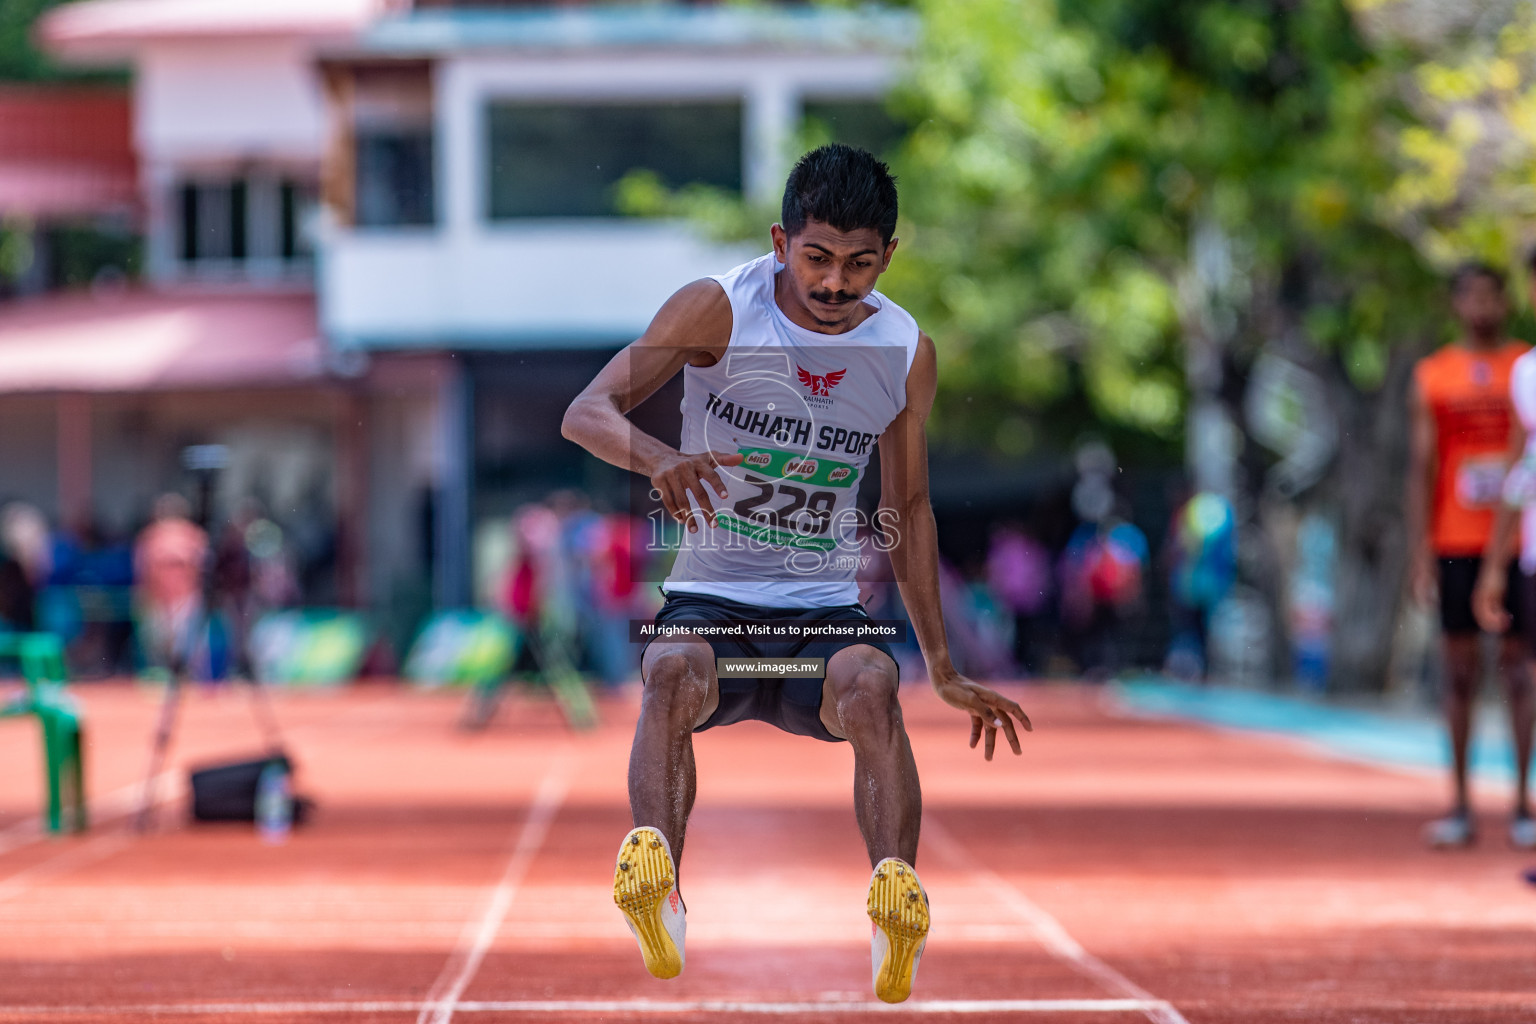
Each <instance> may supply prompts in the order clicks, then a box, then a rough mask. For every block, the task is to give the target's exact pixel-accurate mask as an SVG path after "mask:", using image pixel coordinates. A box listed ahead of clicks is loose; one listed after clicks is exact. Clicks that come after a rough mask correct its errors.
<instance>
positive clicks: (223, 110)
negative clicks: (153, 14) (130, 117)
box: [134, 39, 325, 163]
mask: <svg viewBox="0 0 1536 1024" xmlns="http://www.w3.org/2000/svg"><path fill="white" fill-rule="evenodd" d="M135 71H136V74H135V76H134V119H135V123H134V134H135V136H136V142H137V144H138V147H139V153H140V156H141V158H143V159H145V160H147V161H149V162H151V163H164V162H177V163H180V162H186V161H194V162H196V161H226V160H239V159H253V158H261V159H277V160H299V161H318V160H319V159H320V154H321V150H322V147H323V145H324V141H325V122H324V109H325V108H324V96H323V94H322V90H321V86H320V80H319V74H318V72H317V71H316V69H315V67H314V55H313V52H312V48H311V46H310V45H309V44H308V42H307V41H304V40H293V39H289V40H283V39H256V40H238V39H235V40H220V39H211V40H210V39H203V40H188V41H183V42H161V43H157V44H155V45H153V46H149V47H146V48H145V49H144V50H143V51H141V52H140V54H139V57H138V60H137V66H136V69H135Z"/></svg>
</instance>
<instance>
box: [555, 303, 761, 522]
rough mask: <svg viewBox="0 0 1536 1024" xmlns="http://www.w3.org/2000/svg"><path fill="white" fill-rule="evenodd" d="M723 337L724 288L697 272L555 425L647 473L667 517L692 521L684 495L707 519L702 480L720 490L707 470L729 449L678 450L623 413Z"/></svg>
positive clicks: (710, 518)
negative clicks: (557, 424)
mask: <svg viewBox="0 0 1536 1024" xmlns="http://www.w3.org/2000/svg"><path fill="white" fill-rule="evenodd" d="M730 340H731V303H730V300H729V299H728V298H726V295H725V289H723V288H721V287H720V284H719V283H718V282H716V281H712V280H709V279H708V278H705V279H703V280H699V281H695V282H693V283H692V284H689V285H686V286H684V287H683V288H681V289H679V290H678V291H677V293H676V294H674V295H673V296H672V297H671V298H670V299H668V300H667V301H666V303H665V304H664V305H663V306H662V307H661V309H660V311H658V312H657V314H656V316H655V318H654V319H653V320H652V321H651V325H650V326H649V327H647V328H646V329H645V333H644V334H642V335H641V336H640V337H639V339H638V340H636V341H634V342H632V343H631V344H630V345H628V346H627V347H625V348H624V349H623V351H621V352H619V354H618V355H616V356H614V357H613V358H612V359H611V360H609V362H608V365H607V366H605V367H603V369H602V370H601V371H600V372H599V373H598V375H597V376H596V377H594V378H593V380H592V383H590V384H588V385H587V386H586V388H585V389H584V390H583V391H582V392H581V394H579V395H577V396H576V399H575V401H573V402H571V405H570V408H568V409H566V411H565V419H564V420H563V421H562V422H561V424H560V433H561V434H563V435H564V436H565V438H566V439H567V440H570V441H574V442H576V443H577V444H579V445H581V446H582V447H583V448H585V449H586V450H587V451H589V452H591V453H592V454H593V455H596V456H597V457H598V458H600V459H602V460H603V461H604V462H608V463H612V464H613V465H615V466H619V467H620V468H622V469H628V470H630V471H632V472H635V473H639V474H641V475H642V476H646V477H649V478H650V480H651V486H653V487H654V488H656V490H657V491H658V492H659V493H660V496H661V503H662V504H663V505H664V506H666V509H667V513H668V514H669V515H671V516H672V517H673V518H675V519H677V520H679V521H684V520H686V521H687V522H688V528H689V529H690V530H694V529H697V524H696V523H695V522H694V520H693V519H692V518H690V517H689V504H688V495H689V494H690V493H691V494H693V495H694V498H695V500H697V502H698V503H699V506H700V508H702V509H703V510H704V513H705V517H706V518H705V521H706V522H709V523H713V522H714V506H713V504H712V503H711V501H710V498H709V493H708V488H707V487H706V486H705V485H706V483H707V484H709V485H711V486H713V488H714V490H715V493H716V494H718V495H719V496H720V497H722V498H723V497H725V493H726V492H725V485H724V483H723V482H722V481H721V480H720V476H719V474H718V473H716V472H715V466H716V465H718V464H722V463H723V464H725V465H735V464H737V463H738V462H740V461H741V456H740V455H739V454H737V453H735V452H731V453H723V452H696V453H690V454H684V453H682V452H680V451H678V450H677V449H676V448H673V447H672V446H671V445H669V444H666V443H665V442H663V441H661V440H659V439H658V438H655V437H652V436H651V435H650V434H647V433H646V432H645V431H643V430H641V429H640V428H639V427H637V426H635V425H634V424H633V423H631V422H630V420H629V417H628V413H629V411H630V410H631V409H633V408H634V407H635V406H637V405H639V404H640V403H641V402H643V401H645V400H646V399H647V398H649V397H650V396H651V395H652V394H654V393H655V392H656V390H657V389H658V388H660V387H661V386H662V385H663V384H665V383H666V382H667V381H669V380H671V379H672V378H673V377H675V376H677V373H678V371H679V370H681V369H682V368H683V366H684V365H685V364H688V363H692V364H693V365H695V366H712V365H714V363H716V362H718V361H719V360H720V359H721V358H722V357H723V356H724V354H725V349H726V346H727V345H728V344H729V343H730Z"/></svg>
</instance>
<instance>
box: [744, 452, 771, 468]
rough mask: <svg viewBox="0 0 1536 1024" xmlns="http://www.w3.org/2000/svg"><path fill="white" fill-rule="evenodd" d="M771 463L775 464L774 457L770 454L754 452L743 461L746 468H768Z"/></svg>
mask: <svg viewBox="0 0 1536 1024" xmlns="http://www.w3.org/2000/svg"><path fill="white" fill-rule="evenodd" d="M771 462H773V455H772V453H770V452H753V453H752V454H751V455H748V456H747V457H746V458H745V459H742V460H741V463H742V465H744V466H766V465H768V464H769V463H771Z"/></svg>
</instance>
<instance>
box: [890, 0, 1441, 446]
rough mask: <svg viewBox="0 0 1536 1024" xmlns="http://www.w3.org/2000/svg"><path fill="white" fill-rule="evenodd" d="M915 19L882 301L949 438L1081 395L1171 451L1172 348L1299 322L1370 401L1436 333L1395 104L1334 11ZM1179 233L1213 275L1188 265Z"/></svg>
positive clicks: (1259, 334) (1175, 361)
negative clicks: (1201, 240) (1211, 245)
mask: <svg viewBox="0 0 1536 1024" xmlns="http://www.w3.org/2000/svg"><path fill="white" fill-rule="evenodd" d="M917 6H918V8H919V9H920V11H921V12H922V15H923V23H924V33H923V39H922V43H921V50H920V53H919V56H918V61H917V65H916V68H915V69H914V72H913V74H912V75H911V77H910V79H909V81H908V82H907V84H906V85H905V86H904V87H903V89H902V90H901V92H900V93H899V95H898V96H897V98H896V104H897V109H898V111H899V112H900V113H901V114H902V116H903V117H905V118H906V119H907V121H908V122H909V123H911V124H914V125H915V126H916V127H915V129H914V131H913V132H912V135H911V136H910V138H909V140H908V142H907V145H906V147H905V149H904V151H903V152H902V154H901V157H900V159H899V168H900V170H901V173H902V178H903V186H904V187H903V193H902V194H903V201H904V203H905V204H906V205H905V208H904V218H903V220H904V224H903V232H904V234H905V236H906V237H905V241H906V243H907V245H908V246H909V249H908V252H907V253H906V254H905V255H904V257H903V258H902V259H901V260H899V261H898V262H897V263H896V265H895V266H894V267H893V271H892V273H893V275H894V276H895V277H896V278H897V279H898V280H897V281H893V282H892V284H891V286H890V289H891V290H892V292H893V293H895V294H900V295H902V296H903V299H904V301H906V302H907V303H909V304H910V305H912V306H913V307H914V308H915V311H916V312H917V313H918V314H919V317H920V319H921V320H922V322H924V323H925V324H926V325H927V326H928V328H929V329H930V331H932V332H933V333H934V335H935V337H937V338H940V339H942V344H943V347H944V349H945V354H946V372H945V375H944V388H945V400H944V402H943V404H942V405H941V412H942V416H943V419H944V421H945V423H946V425H947V426H948V427H949V428H950V429H953V430H958V431H960V432H962V433H964V434H967V435H970V436H973V437H975V438H976V439H978V440H981V439H985V437H986V435H987V433H988V432H989V431H995V430H997V429H998V428H997V426H996V425H997V424H998V423H999V422H1003V423H1005V424H1006V422H1007V418H1008V417H1007V412H1006V410H1008V409H1010V408H1014V409H1016V408H1019V407H1021V406H1023V407H1039V406H1041V405H1042V404H1046V403H1050V402H1051V401H1053V399H1055V398H1057V397H1058V396H1060V395H1062V394H1063V392H1064V391H1068V390H1071V389H1073V388H1074V386H1075V385H1076V383H1077V382H1081V385H1082V387H1083V391H1084V394H1085V395H1086V397H1087V398H1088V400H1089V402H1090V403H1091V411H1092V413H1093V415H1094V416H1096V417H1098V418H1102V419H1104V420H1108V421H1111V422H1118V423H1122V424H1125V425H1127V426H1130V427H1133V428H1135V429H1137V430H1140V431H1144V432H1147V433H1150V434H1153V435H1156V436H1160V437H1166V438H1172V437H1174V436H1176V435H1177V434H1178V432H1179V431H1180V429H1181V425H1182V423H1183V417H1184V411H1185V379H1184V368H1185V367H1184V355H1185V352H1184V347H1183V346H1184V343H1185V342H1187V341H1190V340H1191V339H1194V338H1199V337H1202V336H1211V335H1215V336H1216V337H1217V338H1218V339H1219V340H1220V342H1221V344H1222V345H1223V347H1224V349H1226V350H1229V351H1230V352H1231V353H1232V354H1233V355H1235V357H1236V359H1237V360H1238V362H1239V363H1241V362H1242V361H1243V354H1244V353H1245V352H1247V353H1252V352H1254V351H1257V350H1258V349H1259V348H1261V347H1262V346H1264V345H1265V344H1266V343H1267V342H1269V341H1271V340H1273V339H1274V338H1275V337H1276V336H1278V335H1279V334H1282V333H1286V332H1291V333H1296V332H1300V333H1301V334H1302V335H1304V337H1305V339H1306V340H1307V341H1308V342H1309V343H1310V344H1311V345H1313V346H1314V347H1315V348H1316V350H1317V351H1318V352H1320V353H1326V354H1327V355H1328V356H1329V357H1330V358H1332V359H1334V360H1336V361H1337V363H1338V365H1339V366H1340V368H1341V369H1342V370H1343V371H1344V372H1345V375H1346V376H1347V379H1348V380H1349V382H1350V383H1351V384H1352V385H1353V386H1355V387H1358V388H1362V389H1367V390H1369V389H1372V388H1374V387H1376V386H1377V385H1379V384H1380V382H1381V381H1382V379H1383V373H1384V372H1385V368H1386V365H1387V350H1388V349H1389V348H1390V347H1391V346H1392V345H1394V344H1398V343H1401V342H1403V341H1406V340H1411V339H1413V338H1416V337H1420V336H1422V335H1423V333H1424V329H1425V325H1426V324H1431V323H1439V322H1443V320H1441V319H1439V318H1437V317H1436V315H1435V314H1434V313H1433V312H1432V308H1431V307H1432V305H1433V303H1434V302H1436V301H1437V300H1438V298H1439V290H1438V289H1437V288H1436V287H1435V284H1434V281H1433V280H1432V279H1431V277H1430V274H1429V269H1428V268H1427V267H1426V266H1425V264H1424V262H1423V261H1422V260H1421V259H1420V258H1419V256H1418V254H1417V253H1416V252H1415V251H1414V249H1413V248H1412V246H1411V245H1409V244H1407V243H1406V242H1405V241H1404V240H1403V238H1402V237H1401V236H1400V235H1399V234H1397V233H1396V231H1395V230H1394V228H1395V226H1396V221H1395V220H1394V216H1393V211H1392V209H1391V207H1390V204H1389V203H1388V202H1387V200H1386V197H1388V196H1389V195H1390V193H1391V191H1392V189H1393V188H1394V185H1395V183H1396V181H1397V172H1398V168H1397V165H1396V163H1395V162H1394V159H1393V150H1394V140H1395V139H1397V138H1399V137H1401V135H1402V133H1403V132H1404V131H1406V130H1408V129H1409V128H1410V127H1411V126H1412V125H1413V123H1414V122H1413V119H1412V114H1411V112H1410V111H1409V110H1408V109H1407V108H1406V107H1405V105H1404V104H1403V103H1402V102H1401V100H1400V99H1399V92H1398V90H1397V87H1396V86H1397V75H1396V68H1395V66H1394V65H1393V63H1392V62H1391V60H1390V59H1385V58H1383V57H1381V56H1380V55H1378V54H1376V53H1374V52H1372V51H1371V50H1370V49H1368V48H1367V47H1366V46H1365V45H1363V43H1362V41H1361V39H1360V37H1359V35H1358V34H1357V32H1356V31H1355V29H1354V26H1353V24H1352V22H1351V19H1350V16H1349V13H1348V12H1347V11H1346V10H1345V9H1344V7H1343V6H1342V5H1341V4H1340V3H1339V2H1337V0H1246V2H1236V3H1234V2H1230V0H1079V2H1077V3H1074V4H1072V5H1070V6H1069V5H1062V6H1061V7H1059V8H1058V7H1057V6H1056V5H1054V4H1052V3H1050V2H1041V0H968V2H967V3H965V4H948V3H944V2H942V0H920V2H919V3H918V4H917ZM1202 232H1205V233H1206V234H1208V235H1209V234H1214V235H1215V236H1217V237H1220V238H1221V239H1222V240H1223V242H1224V244H1223V245H1222V246H1221V252H1222V253H1224V254H1225V255H1224V259H1225V260H1226V262H1228V263H1230V264H1231V266H1228V267H1225V268H1221V267H1218V268H1212V267H1209V266H1202V265H1201V260H1200V259H1199V258H1198V255H1197V248H1198V247H1197V245H1196V240H1197V238H1198V237H1199V236H1200V234H1201V233H1202Z"/></svg>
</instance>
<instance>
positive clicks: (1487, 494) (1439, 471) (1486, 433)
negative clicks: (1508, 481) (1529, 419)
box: [1414, 341, 1530, 558]
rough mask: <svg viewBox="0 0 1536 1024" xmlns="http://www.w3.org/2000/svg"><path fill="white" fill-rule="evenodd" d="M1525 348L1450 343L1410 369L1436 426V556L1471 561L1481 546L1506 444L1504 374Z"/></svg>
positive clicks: (1501, 476) (1496, 498) (1506, 376)
mask: <svg viewBox="0 0 1536 1024" xmlns="http://www.w3.org/2000/svg"><path fill="white" fill-rule="evenodd" d="M1529 347H1530V346H1528V345H1526V344H1525V343H1524V342H1521V341H1508V342H1505V343H1504V344H1502V345H1500V346H1499V347H1497V348H1495V349H1492V350H1491V351H1474V350H1473V349H1471V348H1468V347H1467V346H1464V345H1453V346H1451V347H1449V348H1444V349H1441V350H1440V351H1439V352H1436V353H1435V354H1434V355H1432V356H1429V357H1428V358H1426V359H1424V360H1423V361H1421V362H1420V363H1419V365H1418V367H1417V369H1416V370H1415V371H1414V384H1415V386H1416V387H1417V388H1418V391H1419V396H1420V398H1421V400H1422V401H1423V403H1424V406H1425V409H1426V411H1427V412H1428V413H1429V414H1430V416H1431V417H1433V419H1434V425H1435V453H1436V455H1437V456H1438V458H1437V465H1436V467H1435V468H1436V472H1435V481H1434V492H1433V494H1432V495H1431V499H1430V522H1429V542H1430V545H1431V547H1432V548H1433V549H1434V552H1435V554H1436V555H1438V556H1440V557H1442V558H1454V557H1475V556H1478V555H1481V554H1482V553H1483V548H1484V546H1485V545H1486V544H1487V543H1488V536H1489V532H1490V531H1491V530H1492V528H1493V513H1494V510H1495V508H1496V507H1497V506H1498V502H1499V495H1500V493H1501V491H1502V489H1503V486H1504V467H1505V461H1506V457H1507V448H1508V446H1509V426H1510V420H1509V371H1510V368H1511V367H1513V366H1514V364H1515V360H1516V359H1519V358H1520V357H1521V356H1522V355H1524V354H1525V352H1526V350H1527V349H1528V348H1529Z"/></svg>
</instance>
